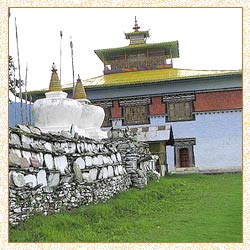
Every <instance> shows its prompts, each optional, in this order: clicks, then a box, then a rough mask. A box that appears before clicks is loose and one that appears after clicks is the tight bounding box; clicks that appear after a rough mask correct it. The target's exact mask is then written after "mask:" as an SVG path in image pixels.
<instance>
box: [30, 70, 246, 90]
mask: <svg viewBox="0 0 250 250" xmlns="http://www.w3.org/2000/svg"><path fill="white" fill-rule="evenodd" d="M233 75H242V71H241V70H193V69H175V68H173V69H155V70H145V71H133V72H126V73H116V74H110V75H102V76H98V77H95V78H91V79H87V80H84V81H82V84H83V86H84V87H85V88H86V89H88V88H101V87H111V86H124V85H125V86H126V85H131V86H133V85H135V84H150V83H156V82H158V83H163V82H171V81H178V80H185V79H203V78H212V77H223V76H233ZM71 88H72V84H67V85H64V86H63V89H64V90H69V89H71ZM47 91H48V89H43V90H37V91H30V92H29V94H31V95H32V94H39V93H45V92H47Z"/></svg>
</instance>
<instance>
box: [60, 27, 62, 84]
mask: <svg viewBox="0 0 250 250" xmlns="http://www.w3.org/2000/svg"><path fill="white" fill-rule="evenodd" d="M60 37H61V40H60V82H61V84H62V71H61V68H62V31H60Z"/></svg>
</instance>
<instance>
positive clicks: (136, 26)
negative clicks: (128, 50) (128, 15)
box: [133, 16, 140, 32]
mask: <svg viewBox="0 0 250 250" xmlns="http://www.w3.org/2000/svg"><path fill="white" fill-rule="evenodd" d="M133 29H134V30H135V32H136V31H139V29H140V26H138V24H137V20H136V16H135V26H134V27H133Z"/></svg>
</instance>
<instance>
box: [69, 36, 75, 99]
mask: <svg viewBox="0 0 250 250" xmlns="http://www.w3.org/2000/svg"><path fill="white" fill-rule="evenodd" d="M70 48H71V58H72V73H73V90H72V97H73V96H74V92H75V72H74V60H73V42H72V40H71V37H70Z"/></svg>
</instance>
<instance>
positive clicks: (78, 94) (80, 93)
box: [73, 74, 86, 99]
mask: <svg viewBox="0 0 250 250" xmlns="http://www.w3.org/2000/svg"><path fill="white" fill-rule="evenodd" d="M73 99H86V92H85V89H84V87H83V85H82V80H81V78H80V75H79V74H78V79H77V82H76V87H75V92H74V95H73Z"/></svg>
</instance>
